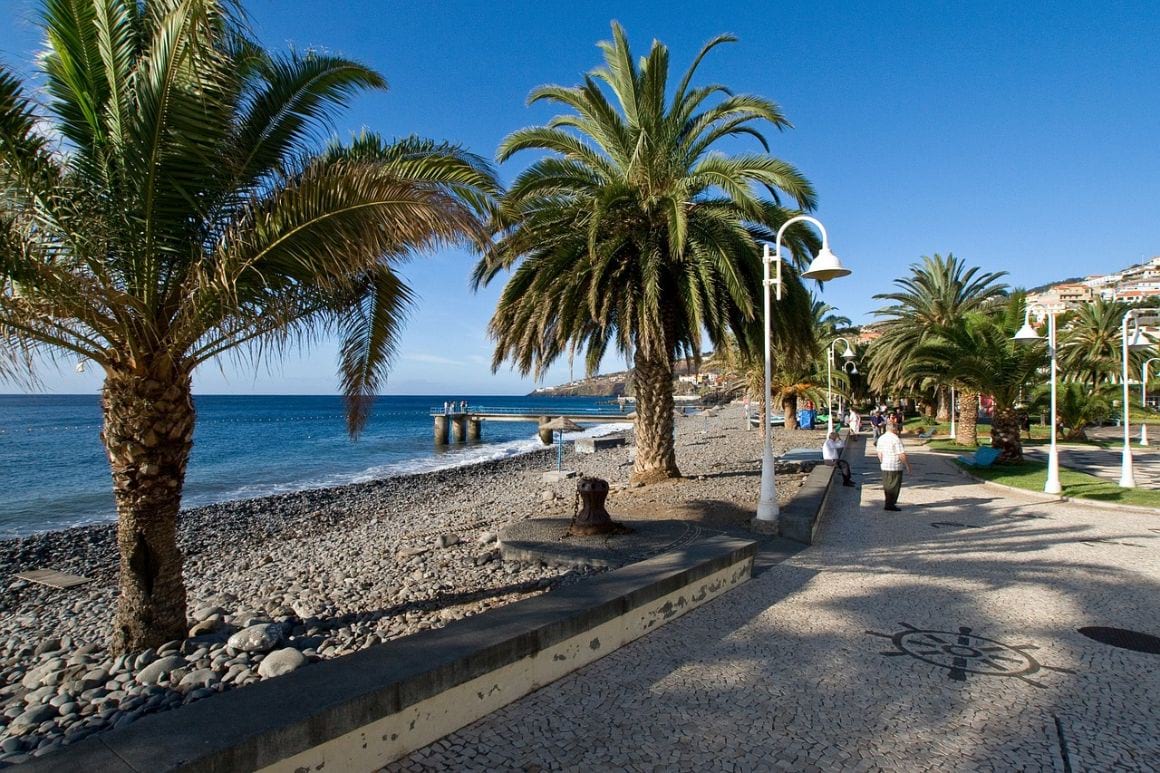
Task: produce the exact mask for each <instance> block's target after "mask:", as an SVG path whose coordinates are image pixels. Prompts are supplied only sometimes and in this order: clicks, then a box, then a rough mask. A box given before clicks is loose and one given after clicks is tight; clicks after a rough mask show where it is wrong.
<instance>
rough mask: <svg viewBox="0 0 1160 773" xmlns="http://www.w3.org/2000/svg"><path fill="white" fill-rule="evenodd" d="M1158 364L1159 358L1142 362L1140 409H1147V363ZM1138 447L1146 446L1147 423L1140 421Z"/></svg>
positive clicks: (1150, 358) (1151, 358)
mask: <svg viewBox="0 0 1160 773" xmlns="http://www.w3.org/2000/svg"><path fill="white" fill-rule="evenodd" d="M1150 362H1160V357H1149V358H1148V359H1146V360H1144V369H1143V371H1142V372H1141V374H1140V407H1141V408H1144V409H1145V410H1147V408H1148V363H1150ZM1140 445H1142V446H1146V445H1148V422H1146V421H1144V420H1143V419H1140Z"/></svg>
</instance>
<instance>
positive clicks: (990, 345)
mask: <svg viewBox="0 0 1160 773" xmlns="http://www.w3.org/2000/svg"><path fill="white" fill-rule="evenodd" d="M1003 275H1004V274H1003V273H1002V272H998V273H983V272H981V271H980V269H979V268H977V267H968V266H967V265H966V263H965V262H964V261H963V260H961V259H959V258H956V257H955V256H954V255H947V256H946V257H943V256H941V255H938V254H936V255H933V256H931V257H924V258H923V259H922V261H921V262H920V263H917V264H914V265H912V266H911V273H910V275H909V276H907V277H903V278H900V279H897V280H895V284H896V285H897V286H898V291H896V292H891V293H884V294H881V295H877V296H875V297H876V298H878V299H880V300H884V301H888V302H889V305H887V306H884V307H882V308H881V309H879V310H878V311H877V312H876V313H877V314H878V315H879V316H881V317H884V318H885V322H884V323H883V324H882V326H881V328H882V335H881V336H880V337H879V338H878V339H876V340H875V341H874V342H873V344H872V345H871V346H870V349H869V352H868V359H869V381H870V385H871V387H872V388H873V389H874V391H876V392H877V393H879V394H896V395H903V394H906V395H910V396H913V397H915V398H917V399H918V400H919V401H920V402H923V403H925V404H926V405H927V406H928V407H929V408H930V409H931V412H932V413H935V412H937V413H936V415H937V418H938V419H940V420H945V419H946V418H947V417H948V411H949V410H953V409H954V407H952V406H949V405H948V401H947V400H946V396H947V394H948V393H949V391H950V389H951V387H954V388H956V390H957V392H958V406H957V409H958V411H959V417H960V420H959V422H958V427H957V437H956V440H957V442H958V443H960V444H962V445H976V444H977V442H978V440H977V425H976V417H977V413H978V405H979V397H980V395H988V396H990V397H991V398H992V399H993V401H994V402H993V411H992V414H993V415H992V422H991V442H992V445H993V446H994V447H995V448H999V449H1001V450H1002V452H1003V454H1002V456H1001V457H1000V458H1001V459H1004V460H1011V461H1020V460H1022V458H1023V449H1022V442H1021V439H1020V426H1019V425H1020V419H1021V417H1020V415H1019V409H1021V408H1022V409H1023V410H1030V409H1032V408H1035V407H1044V402H1045V398H1044V397H1043V394H1044V392H1045V387H1043V386H1042V385H1043V384H1044V382H1045V380H1046V378H1047V374H1048V354H1049V353H1048V351H1047V348H1046V341H1043V342H1042V343H1040V344H1037V345H1032V346H1027V345H1025V344H1022V343H1019V342H1016V341H1015V340H1014V338H1013V337H1014V334H1015V332H1016V330H1017V329H1018V328H1019V327H1020V326H1021V325H1022V324H1023V321H1024V319H1025V313H1026V294H1025V293H1024V292H1022V291H1009V290H1008V288H1007V287H1006V286H1005V285H1003V284H1002V283H1001V282H1000V280H1001V279H1002V277H1003ZM1129 308H1130V306H1129V305H1127V304H1125V303H1122V302H1116V301H1109V300H1104V299H1101V300H1097V301H1095V302H1093V303H1090V304H1085V305H1083V306H1081V307H1079V308H1078V309H1075V310H1073V311H1068V312H1066V313H1063V314H1061V315H1059V317H1058V331H1059V332H1058V342H1057V344H1058V361H1059V368H1060V374H1059V378H1060V380H1061V382H1062V386H1061V388H1060V403H1059V416H1058V419H1059V421H1060V423H1061V424H1062V425H1063V426H1064V429H1065V432H1066V436H1067V437H1069V438H1072V439H1079V438H1082V437H1083V430H1084V426H1085V425H1086V424H1088V423H1090V422H1093V421H1099V420H1100V419H1102V418H1103V417H1104V416H1105V415H1106V413H1107V410H1108V404H1107V400H1106V398H1105V396H1104V395H1103V394H1102V393H1103V392H1104V391H1105V390H1106V388H1107V387H1109V386H1110V385H1111V383H1112V382H1113V381H1114V380H1115V379H1116V378H1117V377H1118V375H1119V372H1120V368H1121V344H1122V341H1121V334H1120V332H1121V331H1120V324H1121V321H1122V319H1123V317H1124V314H1125V312H1127V310H1128V309H1129ZM1147 356H1148V355H1147V354H1146V353H1143V352H1134V353H1133V354H1132V355H1131V358H1132V362H1133V370H1138V369H1139V367H1140V365H1141V364H1142V362H1143V360H1144V359H1145V358H1146V357H1147Z"/></svg>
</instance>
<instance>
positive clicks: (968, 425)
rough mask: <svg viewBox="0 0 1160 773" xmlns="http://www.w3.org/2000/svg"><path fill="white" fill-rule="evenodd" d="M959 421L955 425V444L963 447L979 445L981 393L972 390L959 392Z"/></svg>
mask: <svg viewBox="0 0 1160 773" xmlns="http://www.w3.org/2000/svg"><path fill="white" fill-rule="evenodd" d="M957 397H958V401H959V421H958V423H957V424H956V425H955V442H956V443H958V444H959V445H961V446H977V445H978V444H979V393H978V392H975V391H974V390H971V389H960V390H959V392H958V395H957Z"/></svg>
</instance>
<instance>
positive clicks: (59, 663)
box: [20, 658, 64, 690]
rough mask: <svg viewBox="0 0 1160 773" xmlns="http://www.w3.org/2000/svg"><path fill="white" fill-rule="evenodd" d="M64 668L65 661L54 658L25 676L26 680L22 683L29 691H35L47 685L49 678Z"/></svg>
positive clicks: (22, 680)
mask: <svg viewBox="0 0 1160 773" xmlns="http://www.w3.org/2000/svg"><path fill="white" fill-rule="evenodd" d="M62 668H64V661H63V660H61V659H60V658H53V659H52V660H50V661H48V662H47V663H44V664H43V665H39V666H37V667H36V668H34V669H32V670H31V671H29V672H28V673H27V674H25V675H24V678H23V679H21V680H20V683H21V684H22V685H24V686H25V687H27V688H28V689H29V690H34V689H36V688H37V687H40V686H41V685H43V684H47V683H48V680H49V678H50V677H51V676H52V675H53V674H55V673H56V672H58V671H59V670H60V669H62Z"/></svg>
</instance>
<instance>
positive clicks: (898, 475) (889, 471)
mask: <svg viewBox="0 0 1160 773" xmlns="http://www.w3.org/2000/svg"><path fill="white" fill-rule="evenodd" d="M874 447H875V449H877V451H878V463H879V464H880V465H881V467H882V489H883V491H885V492H886V507H884V508H883V509H884V510H890V511H891V512H898V511H899V510H901V509H902V508H901V507H899V506H898V495H899V493H901V491H902V470H903V468H905V469H906V471H907V472H910V461H909V460H908V459H907V458H906V448H904V447H903V445H902V439H901V438H900V437H898V423H897V422H895V421H888V422H886V430H885V431H884V432H883V433H882V437H880V438H878V442H877V443H875V444H874Z"/></svg>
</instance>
